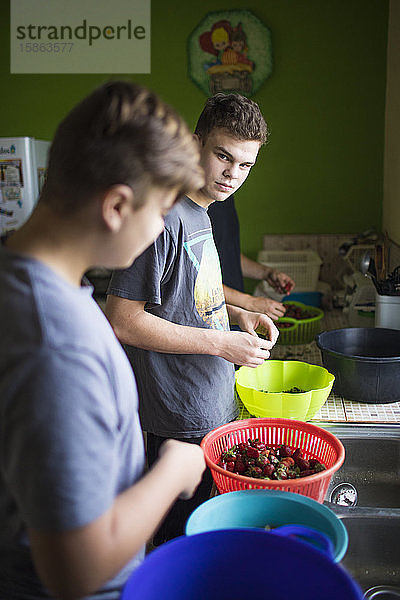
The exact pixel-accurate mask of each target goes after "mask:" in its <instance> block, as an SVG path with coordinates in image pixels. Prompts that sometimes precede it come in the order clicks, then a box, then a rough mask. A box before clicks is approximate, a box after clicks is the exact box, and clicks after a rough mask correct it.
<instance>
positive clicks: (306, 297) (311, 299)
mask: <svg viewBox="0 0 400 600" xmlns="http://www.w3.org/2000/svg"><path fill="white" fill-rule="evenodd" d="M321 299H322V292H294V293H293V294H289V295H288V296H285V297H284V298H282V302H290V301H291V300H293V302H302V303H303V304H305V305H306V306H316V307H318V308H319V307H320V306H321Z"/></svg>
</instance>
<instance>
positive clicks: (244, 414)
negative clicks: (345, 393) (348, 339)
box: [239, 309, 400, 425]
mask: <svg viewBox="0 0 400 600" xmlns="http://www.w3.org/2000/svg"><path fill="white" fill-rule="evenodd" d="M347 326H348V323H347V319H346V316H345V315H344V314H343V312H342V310H341V309H334V310H330V311H325V315H324V317H323V319H322V320H321V331H328V330H332V329H342V328H344V327H347ZM271 359H275V360H300V361H302V362H308V363H310V364H314V365H320V366H322V359H321V353H320V350H319V348H318V346H317V344H316V343H315V341H312V342H310V343H309V344H293V345H280V344H277V345H276V346H275V347H274V348H273V349H272V351H271ZM240 404H241V409H240V415H239V419H247V418H250V417H251V415H250V413H249V412H248V411H247V410H246V408H245V407H244V406H243V404H242V403H240ZM311 422H324V423H371V424H374V423H391V424H399V425H400V402H393V403H391V404H366V403H364V402H352V401H351V400H347V399H346V398H343V397H342V396H337V395H335V394H334V393H331V394H330V395H329V397H328V400H327V401H326V402H325V404H324V406H323V407H322V408H321V409H320V410H319V411H318V413H317V414H316V415H315V416H314V417H313V418H312V419H311Z"/></svg>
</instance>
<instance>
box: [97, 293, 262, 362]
mask: <svg viewBox="0 0 400 600" xmlns="http://www.w3.org/2000/svg"><path fill="white" fill-rule="evenodd" d="M144 307H145V302H138V301H134V300H127V299H125V298H120V297H118V296H113V295H110V296H108V298H107V304H106V315H107V317H108V319H109V321H110V323H111V325H112V327H113V329H114V332H115V334H116V336H117V337H118V339H119V340H120V342H122V343H123V344H128V345H130V346H135V347H137V348H143V349H145V350H153V351H155V352H165V353H167V354H210V355H212V356H220V357H221V358H225V359H226V360H228V361H229V362H233V363H235V364H238V365H247V366H252V367H253V366H254V367H255V366H258V365H260V364H262V363H263V362H264V360H266V359H267V358H268V357H269V350H270V349H271V348H272V346H273V343H272V342H270V341H268V340H264V339H261V338H259V337H258V336H256V335H254V332H253V335H251V334H249V333H244V332H230V331H219V330H217V329H206V328H200V327H189V326H185V325H177V324H176V323H171V322H170V321H167V320H166V319H162V318H160V317H157V316H156V315H152V314H150V313H148V312H146V311H145V310H144Z"/></svg>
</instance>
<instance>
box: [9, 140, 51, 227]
mask: <svg viewBox="0 0 400 600" xmlns="http://www.w3.org/2000/svg"><path fill="white" fill-rule="evenodd" d="M49 147H50V142H47V141H44V140H37V139H35V138H33V137H0V235H4V234H6V233H8V232H10V231H14V230H16V229H18V228H19V227H21V225H22V224H23V223H24V222H25V221H26V220H27V218H28V217H29V215H30V214H31V212H32V210H33V207H34V206H35V204H36V202H37V200H38V197H39V194H40V191H41V189H42V187H43V183H44V181H45V177H46V171H47V155H48V151H49Z"/></svg>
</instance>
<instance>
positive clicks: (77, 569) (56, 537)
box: [28, 440, 205, 600]
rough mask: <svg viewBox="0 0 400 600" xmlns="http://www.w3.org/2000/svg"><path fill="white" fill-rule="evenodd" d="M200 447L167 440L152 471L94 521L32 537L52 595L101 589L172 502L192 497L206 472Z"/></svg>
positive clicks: (72, 599) (70, 598) (68, 597)
mask: <svg viewBox="0 0 400 600" xmlns="http://www.w3.org/2000/svg"><path fill="white" fill-rule="evenodd" d="M204 467H205V463H204V456H203V451H202V450H201V448H200V447H199V446H197V445H196V444H186V443H182V442H178V441H176V440H168V441H167V442H165V444H164V445H163V446H162V447H161V449H160V457H159V459H158V461H157V462H156V463H155V464H154V467H153V468H152V469H151V470H150V471H148V472H147V473H146V475H145V476H144V477H143V478H142V479H140V480H139V481H138V482H137V483H135V484H134V485H133V486H132V487H130V488H128V489H127V490H125V491H124V492H123V493H122V494H120V495H119V496H117V498H116V499H115V502H114V504H113V505H112V506H111V508H110V509H109V510H108V511H107V512H106V513H104V514H103V515H101V516H100V517H99V518H98V519H96V520H95V521H93V522H91V523H89V524H88V525H85V526H84V527H80V528H77V529H74V530H71V531H66V532H44V531H39V530H36V529H30V530H29V531H28V534H29V538H30V543H31V549H32V553H33V558H34V562H35V566H36V569H37V571H38V573H39V575H40V576H41V578H42V580H43V582H44V584H45V586H46V587H47V588H48V590H49V591H50V593H51V594H52V595H54V596H55V597H56V598H58V599H61V600H77V598H82V597H83V596H87V595H88V594H90V593H93V592H94V591H95V590H97V589H99V588H100V587H101V586H102V585H103V584H104V583H105V582H106V581H107V580H108V579H110V578H112V577H113V576H114V575H116V574H117V573H118V571H120V570H121V569H122V568H123V567H124V565H126V564H127V563H128V562H129V561H130V560H131V558H132V557H133V556H134V555H135V554H136V553H137V552H138V551H139V550H140V548H141V547H142V546H143V544H144V543H145V542H146V541H147V540H148V539H149V538H150V537H151V536H152V534H153V533H154V531H155V530H156V528H157V527H158V525H159V524H160V522H161V520H162V519H163V517H164V516H165V514H166V513H167V512H168V510H169V509H170V507H171V506H172V504H173V502H174V501H175V500H176V499H177V498H178V496H180V497H185V498H188V497H190V496H191V495H192V494H193V492H194V490H195V488H196V487H197V485H198V483H199V481H200V477H201V474H202V472H203V470H204Z"/></svg>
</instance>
